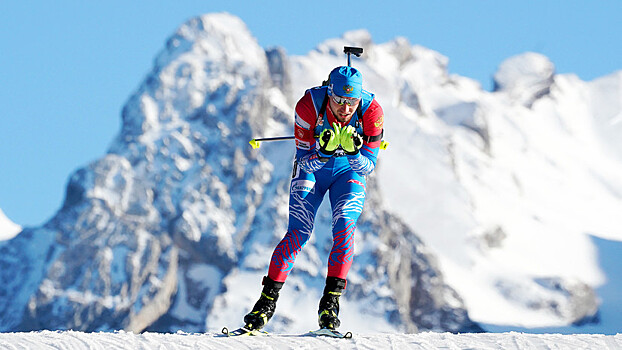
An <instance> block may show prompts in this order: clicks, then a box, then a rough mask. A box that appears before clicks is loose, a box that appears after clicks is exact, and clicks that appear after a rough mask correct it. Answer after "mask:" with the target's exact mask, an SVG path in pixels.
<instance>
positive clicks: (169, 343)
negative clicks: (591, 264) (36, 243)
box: [0, 331, 622, 350]
mask: <svg viewBox="0 0 622 350" xmlns="http://www.w3.org/2000/svg"><path fill="white" fill-rule="evenodd" d="M621 347H622V335H620V334H618V335H615V336H603V335H585V334H584V335H560V334H549V335H534V334H523V333H504V334H450V333H420V334H411V335H404V334H389V333H386V334H355V336H354V338H353V339H350V340H341V339H327V338H306V337H298V336H291V335H278V336H270V337H240V338H222V337H218V336H217V335H215V334H188V333H183V332H179V333H177V334H160V333H143V334H133V333H126V332H115V333H82V332H73V331H69V332H50V331H44V332H33V333H3V334H0V349H40V350H45V349H54V350H77V349H87V348H88V349H118V350H123V349H132V350H133V349H145V350H149V349H172V350H174V349H195V350H199V349H206V350H207V349H215V350H216V349H217V350H221V349H320V348H321V349H339V350H342V349H344V350H345V349H377V350H382V349H422V350H423V349H426V350H431V349H455V350H460V349H480V350H513V349H516V350H530V349H568V350H570V349H586V350H588V349H594V350H609V349H612V350H613V349H620V348H621Z"/></svg>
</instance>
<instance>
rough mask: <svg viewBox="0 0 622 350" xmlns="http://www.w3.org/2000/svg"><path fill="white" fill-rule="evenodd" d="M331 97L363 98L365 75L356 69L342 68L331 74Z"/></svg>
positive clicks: (329, 87)
mask: <svg viewBox="0 0 622 350" xmlns="http://www.w3.org/2000/svg"><path fill="white" fill-rule="evenodd" d="M329 78H330V85H329V86H328V94H329V95H333V94H335V95H337V96H341V97H352V98H361V96H362V93H363V75H361V72H359V71H358V70H357V69H356V68H354V67H349V66H341V67H337V68H335V69H333V71H332V72H330V76H329Z"/></svg>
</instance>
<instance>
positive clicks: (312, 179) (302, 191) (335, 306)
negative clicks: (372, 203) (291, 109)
mask: <svg viewBox="0 0 622 350" xmlns="http://www.w3.org/2000/svg"><path fill="white" fill-rule="evenodd" d="M327 107H328V108H327ZM383 118H384V115H383V112H382V108H381V107H380V105H379V104H378V102H377V101H376V100H375V99H374V95H373V94H371V93H369V92H367V91H365V90H363V89H362V76H361V73H360V72H359V71H358V70H357V69H355V68H352V67H349V66H342V67H337V68H335V69H334V70H333V71H332V72H331V73H330V75H329V83H328V86H321V87H316V88H312V89H309V90H307V91H306V92H305V94H304V96H303V97H302V98H301V99H300V100H299V101H298V103H297V104H296V123H295V138H296V160H295V163H294V172H293V178H292V181H291V186H290V197H289V224H288V229H287V233H286V234H285V236H284V237H283V239H282V240H281V242H280V243H279V244H278V245H277V247H276V249H275V250H274V252H273V254H272V258H271V260H270V267H269V269H268V276H266V277H264V279H263V285H264V288H263V291H262V295H261V297H260V299H259V301H257V303H256V304H255V307H254V308H253V310H252V311H251V312H250V313H249V314H248V315H246V316H245V318H244V321H245V324H246V327H247V328H249V329H259V328H261V327H263V326H264V325H265V324H266V323H267V322H268V320H269V319H270V318H271V317H272V315H273V314H274V309H275V307H276V300H277V299H278V294H279V290H280V289H281V287H282V286H283V283H284V282H285V280H286V278H287V276H288V274H289V272H290V271H291V269H292V267H293V265H294V260H295V259H296V255H297V254H298V252H300V251H301V249H302V247H303V246H304V245H305V244H306V242H307V241H308V240H309V237H310V235H311V232H312V230H313V222H314V219H315V214H316V213H317V209H318V208H319V206H320V204H321V202H322V199H323V198H324V195H325V193H326V192H327V191H328V194H329V199H330V203H331V207H332V213H333V215H332V231H333V232H332V234H333V247H332V249H331V252H330V255H329V258H328V273H327V278H326V287H325V289H324V294H323V296H322V299H321V300H320V307H319V313H318V316H319V317H318V322H319V325H320V327H322V328H330V329H335V328H337V327H338V326H339V324H340V322H339V319H338V318H337V316H338V313H339V296H340V295H341V293H342V291H343V290H344V289H345V286H346V276H347V274H348V271H349V269H350V266H351V265H352V258H353V255H354V231H355V228H356V222H357V220H358V218H359V215H360V214H361V211H362V210H363V203H364V201H365V186H366V182H365V176H366V175H368V174H369V173H371V172H372V171H373V170H374V168H375V165H376V159H377V157H378V151H379V147H380V143H381V138H382V134H383Z"/></svg>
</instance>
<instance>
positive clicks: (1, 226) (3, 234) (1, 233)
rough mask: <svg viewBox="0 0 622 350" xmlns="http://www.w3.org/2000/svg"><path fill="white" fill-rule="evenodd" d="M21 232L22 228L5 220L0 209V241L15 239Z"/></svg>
mask: <svg viewBox="0 0 622 350" xmlns="http://www.w3.org/2000/svg"><path fill="white" fill-rule="evenodd" d="M21 230H22V227H21V226H19V225H18V224H16V223H14V222H13V221H11V220H10V219H9V218H7V217H6V215H4V212H3V211H2V209H0V241H5V240H8V239H11V238H13V237H15V236H16V235H17V234H18V233H20V231H21Z"/></svg>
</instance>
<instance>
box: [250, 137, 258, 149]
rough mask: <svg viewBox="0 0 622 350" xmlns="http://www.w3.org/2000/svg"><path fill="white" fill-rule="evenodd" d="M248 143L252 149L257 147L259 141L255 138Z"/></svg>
mask: <svg viewBox="0 0 622 350" xmlns="http://www.w3.org/2000/svg"><path fill="white" fill-rule="evenodd" d="M248 143H249V144H250V145H251V147H253V149H257V148H259V146H260V145H261V141H257V140H255V139H252V140H250V141H249V142H248Z"/></svg>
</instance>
